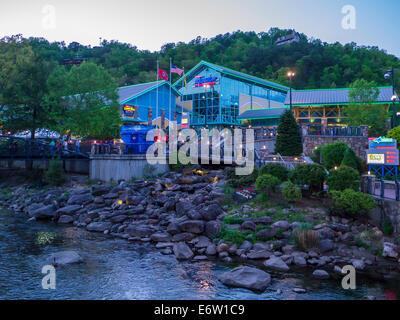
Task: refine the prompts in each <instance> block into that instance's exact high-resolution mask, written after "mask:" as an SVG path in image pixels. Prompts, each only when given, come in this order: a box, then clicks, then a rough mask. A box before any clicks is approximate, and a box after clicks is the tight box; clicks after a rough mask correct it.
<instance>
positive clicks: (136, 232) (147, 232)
mask: <svg viewBox="0 0 400 320" xmlns="http://www.w3.org/2000/svg"><path fill="white" fill-rule="evenodd" d="M125 231H126V233H128V234H129V235H130V236H131V237H141V238H142V237H150V236H151V235H152V234H153V233H154V230H153V229H152V228H150V227H148V226H140V225H134V224H130V225H129V226H128V227H127V228H126V230H125Z"/></svg>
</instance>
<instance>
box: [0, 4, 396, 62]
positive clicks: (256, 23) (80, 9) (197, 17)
mask: <svg viewBox="0 0 400 320" xmlns="http://www.w3.org/2000/svg"><path fill="white" fill-rule="evenodd" d="M345 5H351V6H353V7H354V8H355V13H356V15H355V17H356V20H355V29H344V28H343V27H342V19H343V17H344V16H345V14H343V13H342V8H343V6H345ZM399 17H400V1H399V0H380V1H366V0H202V1H198V0H168V1H167V0H145V1H144V0H140V1H139V0H113V1H102V0H79V1H78V0H68V1H66V0H12V1H11V0H9V1H5V0H2V1H1V3H0V36H6V35H13V34H18V33H22V34H23V35H24V36H25V37H29V36H36V37H44V38H46V39H48V40H50V41H65V42H66V43H70V42H72V41H77V42H80V43H82V44H86V45H87V44H91V45H98V44H99V38H100V37H101V38H103V39H107V40H119V41H121V42H128V43H131V44H133V45H136V46H137V47H138V48H139V49H148V50H151V51H154V50H159V49H160V47H161V46H162V45H163V44H165V43H168V42H178V41H184V42H188V41H190V40H192V39H194V38H196V37H197V36H202V37H205V38H210V37H214V36H216V35H217V34H220V33H226V32H232V31H235V30H242V31H256V32H261V31H268V30H269V28H271V27H279V28H294V29H296V31H298V32H302V33H305V34H306V35H308V36H309V37H314V38H319V39H321V40H322V41H324V42H329V43H332V42H335V41H339V42H341V43H348V42H351V41H354V42H356V43H357V44H359V45H369V46H378V47H379V48H381V49H384V50H387V52H388V53H392V54H395V55H397V56H398V57H400V41H399V39H398V36H399V32H400V18H399Z"/></svg>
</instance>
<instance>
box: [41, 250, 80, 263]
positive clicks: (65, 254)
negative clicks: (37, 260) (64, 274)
mask: <svg viewBox="0 0 400 320" xmlns="http://www.w3.org/2000/svg"><path fill="white" fill-rule="evenodd" d="M81 262H83V259H82V257H81V256H80V255H79V254H78V253H77V252H75V251H70V250H67V251H60V252H56V253H53V254H51V255H50V256H49V257H48V258H47V263H48V264H52V265H53V266H62V265H67V264H72V263H81Z"/></svg>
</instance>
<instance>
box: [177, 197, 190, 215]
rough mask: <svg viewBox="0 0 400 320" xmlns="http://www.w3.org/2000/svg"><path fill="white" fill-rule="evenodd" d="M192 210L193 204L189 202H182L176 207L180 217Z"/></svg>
mask: <svg viewBox="0 0 400 320" xmlns="http://www.w3.org/2000/svg"><path fill="white" fill-rule="evenodd" d="M190 209H192V204H191V203H190V202H189V201H185V200H181V201H179V202H177V203H176V205H175V211H176V214H177V215H178V217H180V216H183V215H185V214H186V213H187V212H188V211H189V210H190Z"/></svg>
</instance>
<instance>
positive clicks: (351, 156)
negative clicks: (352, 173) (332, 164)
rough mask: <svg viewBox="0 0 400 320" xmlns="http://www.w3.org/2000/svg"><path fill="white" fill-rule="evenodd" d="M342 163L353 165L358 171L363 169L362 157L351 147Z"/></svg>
mask: <svg viewBox="0 0 400 320" xmlns="http://www.w3.org/2000/svg"><path fill="white" fill-rule="evenodd" d="M341 165H344V166H348V167H351V168H353V169H356V170H357V171H361V159H360V158H359V157H357V156H356V154H355V153H354V151H353V150H352V149H351V148H348V149H347V150H346V152H345V153H344V156H343V160H342V163H341Z"/></svg>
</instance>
